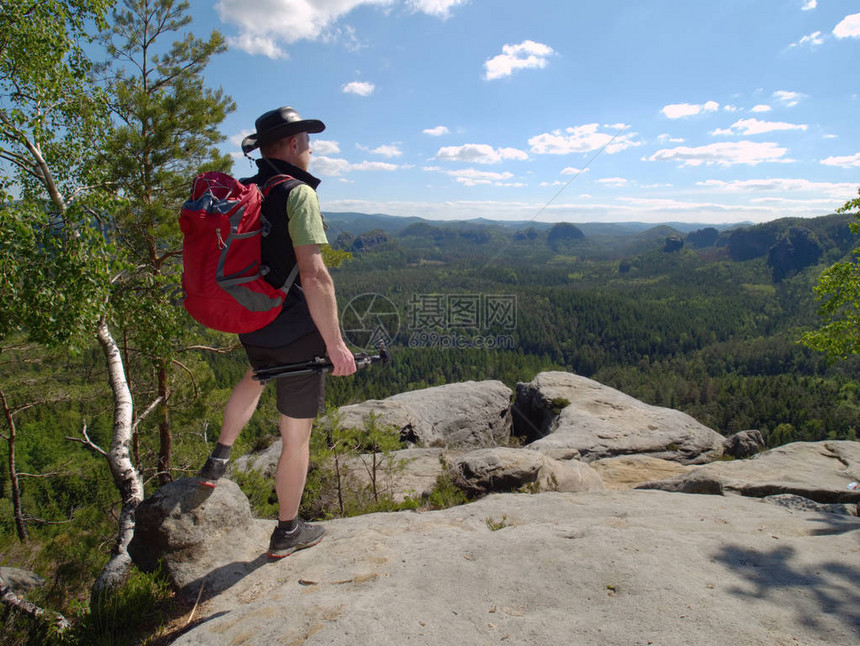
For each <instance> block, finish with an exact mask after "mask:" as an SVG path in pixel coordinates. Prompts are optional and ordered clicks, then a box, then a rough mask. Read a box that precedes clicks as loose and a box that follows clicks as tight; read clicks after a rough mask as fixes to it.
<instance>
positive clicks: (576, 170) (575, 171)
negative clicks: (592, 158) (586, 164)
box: [561, 166, 588, 175]
mask: <svg viewBox="0 0 860 646" xmlns="http://www.w3.org/2000/svg"><path fill="white" fill-rule="evenodd" d="M587 172H588V169H587V168H574V167H573V166H568V167H567V168H565V169H564V170H562V171H561V174H562V175H579V174H580V173H587Z"/></svg>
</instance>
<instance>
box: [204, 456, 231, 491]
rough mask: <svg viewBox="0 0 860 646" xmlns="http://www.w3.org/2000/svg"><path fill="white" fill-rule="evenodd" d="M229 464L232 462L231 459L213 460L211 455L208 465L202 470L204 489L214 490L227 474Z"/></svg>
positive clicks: (207, 461)
mask: <svg viewBox="0 0 860 646" xmlns="http://www.w3.org/2000/svg"><path fill="white" fill-rule="evenodd" d="M228 462H230V458H213V457H212V456H211V455H210V456H209V457H208V458H207V460H206V464H204V465H203V468H202V469H200V473H199V476H200V478H201V479H202V482H201V483H200V484H201V485H202V486H204V487H212V488H213V489H214V488H215V486H216V483H217V481H218V478H220V477H221V476H223V475H224V474H225V473H226V472H227V463H228Z"/></svg>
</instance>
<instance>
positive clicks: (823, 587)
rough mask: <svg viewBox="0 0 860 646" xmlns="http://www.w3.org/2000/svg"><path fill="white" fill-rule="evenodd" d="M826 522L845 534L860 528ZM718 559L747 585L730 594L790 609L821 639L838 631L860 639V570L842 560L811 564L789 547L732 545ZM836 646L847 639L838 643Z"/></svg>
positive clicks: (720, 553)
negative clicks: (771, 547) (761, 547)
mask: <svg viewBox="0 0 860 646" xmlns="http://www.w3.org/2000/svg"><path fill="white" fill-rule="evenodd" d="M822 521H823V522H827V523H828V524H831V525H834V526H836V527H835V528H837V529H839V530H842V528H843V527H844V531H850V530H851V529H857V528H858V527H860V524H858V523H857V522H856V521H853V523H851V524H853V528H852V527H849V526H848V523H845V524H844V525H843V523H841V522H840V521H839V520H838V519H837V518H836V517H834V518H833V519H822ZM715 560H716V561H717V562H718V563H721V564H722V565H724V566H725V567H727V568H728V569H730V570H732V571H733V572H735V573H736V574H738V575H740V576H741V577H742V578H743V579H745V580H746V582H747V583H748V585H746V586H735V587H731V588H729V589H728V590H727V592H728V593H729V594H733V595H737V596H739V597H745V598H748V599H750V600H751V601H752V600H763V601H768V602H770V603H777V604H779V605H780V606H783V607H790V608H792V610H793V614H794V616H795V617H797V620H798V622H800V623H801V624H803V625H804V626H807V627H810V628H812V629H814V630H816V631H820V632H821V635H822V638H824V636H825V635H826V634H827V633H828V632H829V631H833V630H834V629H835V625H834V622H833V621H831V620H830V619H833V620H835V621H836V624H838V626H839V627H841V628H842V629H844V630H848V631H850V633H851V635H852V636H858V635H860V591H858V588H857V581H860V567H858V566H857V565H853V564H848V563H840V562H838V561H829V562H825V563H822V562H821V561H819V560H812V561H810V560H809V558H808V557H807V558H804V557H803V555H801V554H798V552H797V550H795V549H794V548H793V547H791V546H780V547H777V548H775V549H773V550H770V551H764V550H757V549H754V548H749V547H745V546H741V545H729V546H726V547H724V548H722V549H721V550H720V552H719V553H718V554H717V555H716V557H715ZM836 642H837V643H844V640H841V639H837V640H836Z"/></svg>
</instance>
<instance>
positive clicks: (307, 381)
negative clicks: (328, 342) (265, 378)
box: [242, 331, 326, 419]
mask: <svg viewBox="0 0 860 646" xmlns="http://www.w3.org/2000/svg"><path fill="white" fill-rule="evenodd" d="M242 345H243V346H244V348H245V354H246V355H248V361H250V362H251V367H252V368H254V369H255V370H257V369H259V368H271V367H274V366H280V365H282V364H285V363H299V362H301V361H310V360H311V359H313V358H315V357H324V356H326V355H325V343H323V340H322V337H321V336H320V334H319V332H317V331H314V332H311V333H310V334H306V335H305V336H303V337H300V338H298V339H296V340H295V341H293V342H292V343H290V344H288V345H285V346H282V347H280V348H261V347H259V346H254V345H245V344H242ZM274 382H275V383H276V384H277V389H278V391H277V392H278V412H279V413H281V414H282V415H286V416H287V417H294V418H296V419H310V418H313V417H316V416H317V415H318V414H319V413H320V412H321V411H322V409H323V401H324V399H325V375H324V374H323V373H321V372H319V373H310V374H305V375H294V376H289V377H280V378H278V379H275V380H274Z"/></svg>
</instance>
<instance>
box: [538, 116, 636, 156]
mask: <svg viewBox="0 0 860 646" xmlns="http://www.w3.org/2000/svg"><path fill="white" fill-rule="evenodd" d="M616 125H617V124H616ZM621 125H623V124H621ZM599 130H600V124H597V123H589V124H586V125H583V126H576V127H570V128H566V129H565V130H564V131H561V130H554V131H553V132H547V133H544V134H542V135H537V136H535V137H532V138H531V139H529V146H531V152H533V153H534V154H536V155H569V154H571V153H587V152H591V151H593V150H599V149H600V148H602V147H603V146H606V152H607V153H609V154H612V153H617V152H620V151H622V150H626V149H627V148H632V147H634V146H639V145H641V144H642V142H641V141H634V139H633V138H634V137H635V136H636V133H629V134H622V135H619V134H618V131H616V132H614V133H609V132H599ZM610 142H611V143H610Z"/></svg>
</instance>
